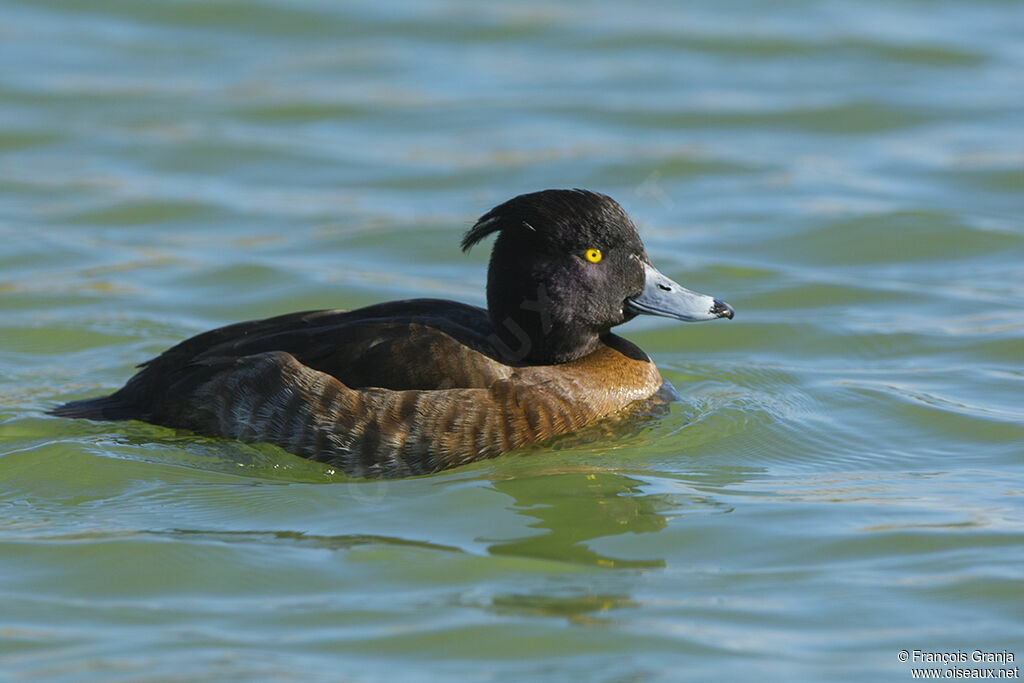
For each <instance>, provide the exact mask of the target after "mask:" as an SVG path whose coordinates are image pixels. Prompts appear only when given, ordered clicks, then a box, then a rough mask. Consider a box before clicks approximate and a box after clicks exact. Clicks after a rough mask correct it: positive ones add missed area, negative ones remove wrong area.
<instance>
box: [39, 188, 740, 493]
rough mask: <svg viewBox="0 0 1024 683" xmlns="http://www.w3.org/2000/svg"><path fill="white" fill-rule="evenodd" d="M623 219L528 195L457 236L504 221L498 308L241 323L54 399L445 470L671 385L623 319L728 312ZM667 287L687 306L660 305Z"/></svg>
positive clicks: (86, 413)
mask: <svg viewBox="0 0 1024 683" xmlns="http://www.w3.org/2000/svg"><path fill="white" fill-rule="evenodd" d="M563 219H564V220H563ZM623 221H625V223H623ZM628 221H629V219H628V218H626V217H625V213H623V212H622V210H621V209H620V208H619V207H618V205H617V204H615V203H614V202H613V201H612V200H611V199H609V198H607V197H605V196H604V195H597V194H594V193H589V192H581V191H561V190H548V191H546V192H540V193H534V194H533V195H522V196H520V197H517V198H515V199H513V200H510V201H509V202H506V203H505V204H503V205H501V206H500V207H497V208H496V209H494V210H492V211H491V212H490V213H488V214H487V215H485V216H484V217H483V218H481V220H480V221H479V222H478V223H477V225H476V226H475V227H474V228H473V230H471V231H470V233H468V234H467V236H466V239H465V240H464V242H463V246H464V248H468V247H469V246H471V245H472V244H473V243H475V242H476V241H478V240H479V239H481V238H482V237H484V236H485V235H486V234H488V233H489V232H494V231H498V230H501V231H502V232H501V234H500V235H499V241H498V243H497V244H496V245H495V249H494V254H493V256H492V259H491V268H490V276H489V280H488V302H489V311H488V310H484V309H481V308H477V307H474V306H467V305H465V304H459V303H455V302H451V301H440V300H435V299H415V300H410V301H397V302H389V303H384V304H378V305H375V306H369V307H367V308H363V309H359V310H356V311H311V312H305V313H293V314H289V315H283V316H279V317H275V318H269V319H266V320H257V321H251V322H244V323H238V324H235V325H229V326H227V327H222V328H218V329H216V330H212V331H210V332H206V333H203V334H200V335H198V336H196V337H193V338H191V339H188V340H186V341H184V342H182V343H180V344H178V345H177V346H175V347H173V348H171V349H169V350H168V351H166V352H165V353H163V354H162V355H160V356H158V357H157V358H155V359H153V360H151V361H149V362H147V363H145V364H144V366H143V369H142V370H140V371H139V373H138V374H136V375H135V376H134V377H133V378H132V379H131V380H129V382H128V383H127V384H126V385H125V386H124V387H123V388H122V389H120V390H119V391H117V392H115V393H114V394H111V395H110V396H106V397H101V398H95V399H86V400H84V401H75V402H72V403H68V404H65V405H63V406H60V407H59V408H57V409H55V410H54V411H53V412H54V413H55V414H57V415H62V416H67V417H85V418H91V419H107V420H121V419H138V420H144V421H147V422H152V423H155V424H161V425H166V426H169V427H175V428H184V429H190V430H193V431H196V432H199V433H202V434H209V435H218V436H224V437H229V438H236V439H241V440H243V441H249V442H268V443H273V444H276V445H278V446H280V447H282V448H284V449H285V450H288V451H290V452H292V453H295V454H297V455H301V456H303V457H307V458H312V459H315V460H320V461H324V462H329V463H332V464H334V465H336V466H337V467H339V468H340V469H342V470H344V471H345V472H347V473H349V474H352V475H355V476H404V475H409V474H422V473H427V472H434V471H438V470H441V469H445V468H449V467H454V466H458V465H462V464H465V463H467V462H472V461H474V460H479V459H483V458H489V457H493V456H495V455H499V454H501V453H504V452H506V451H509V450H512V449H515V448H518V447H520V446H523V445H526V444H529V443H533V442H537V441H542V440H544V439H547V438H550V437H552V436H555V435H558V434H564V433H567V432H570V431H574V430H576V429H579V428H581V427H583V426H585V425H588V424H591V423H593V422H596V421H597V420H600V419H601V418H603V417H605V416H608V415H611V414H613V413H616V412H619V411H621V410H623V409H625V408H627V407H628V406H630V405H631V404H634V403H635V402H637V401H640V400H643V399H647V398H650V397H651V396H653V395H654V394H655V393H656V392H657V391H658V390H659V389H660V388H661V386H662V379H661V376H660V374H659V373H658V370H657V368H656V367H655V366H654V364H653V363H652V362H651V360H650V359H649V358H648V357H647V355H646V354H644V353H643V351H641V350H640V349H639V348H637V347H636V346H635V345H633V344H631V343H630V342H628V341H626V340H625V339H622V338H621V337H618V336H616V335H614V334H612V333H611V332H610V331H609V330H610V328H611V326H612V325H614V324H618V323H619V322H624V321H625V320H627V319H629V318H631V317H633V315H635V314H636V313H638V312H651V313H655V314H661V315H672V316H675V317H683V318H684V319H711V318H715V317H732V310H731V309H729V307H728V306H726V305H725V304H722V303H721V302H719V301H717V300H714V299H711V298H710V297H703V296H702V295H696V294H693V293H692V292H688V291H687V290H684V289H682V288H681V287H679V286H678V285H676V284H675V283H673V282H671V281H670V280H668V279H667V278H664V276H661V275H660V274H659V273H657V271H656V270H654V269H653V267H651V266H650V265H649V263H647V261H646V255H645V254H643V247H642V244H640V242H639V237H636V233H635V228H632V223H629V222H628ZM535 223H536V224H538V225H534V224H535ZM546 223H551V225H547V224H546ZM625 228H628V229H625ZM524 232H525V233H526V234H523V233H524ZM507 235H509V236H511V237H512V239H509V238H507V237H506V236H507ZM538 236H542V237H544V238H545V239H543V240H541V241H540V243H538V241H537V239H536V238H537V237H538ZM524 238H525V239H524ZM503 240H504V241H505V243H504V244H503ZM531 240H532V241H531ZM581 245H582V246H581ZM617 250H618V251H620V252H621V253H620V254H618V255H616V253H615V252H616V251H617ZM561 252H564V253H561ZM595 253H596V260H594V259H595ZM606 253H607V254H608V256H609V257H612V258H608V259H605V258H604V254H606ZM613 259H614V260H613ZM602 261H604V265H603V264H602ZM659 278H660V279H659ZM673 286H674V287H675V288H677V289H676V291H675V292H674V296H675V297H677V298H679V297H683V303H684V304H685V306H684V308H686V310H685V311H682V312H680V311H674V310H662V308H659V307H664V305H665V301H664V299H665V297H666V296H667V294H673V291H672V287H673ZM690 309H693V310H690Z"/></svg>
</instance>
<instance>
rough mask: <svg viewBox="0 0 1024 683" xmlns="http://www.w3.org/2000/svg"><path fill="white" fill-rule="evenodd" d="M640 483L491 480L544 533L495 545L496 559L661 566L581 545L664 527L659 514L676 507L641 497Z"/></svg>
mask: <svg viewBox="0 0 1024 683" xmlns="http://www.w3.org/2000/svg"><path fill="white" fill-rule="evenodd" d="M644 485H645V482H643V481H640V480H638V479H633V478H631V477H625V476H622V475H618V474H608V473H603V472H602V473H583V472H580V473H564V474H545V475H542V476H537V477H517V478H515V479H508V480H504V481H496V482H495V483H494V488H495V489H497V490H498V491H501V492H502V493H507V494H508V495H510V496H512V498H513V499H515V501H516V505H515V507H516V509H517V510H518V511H519V512H520V513H521V514H523V515H527V516H529V517H535V518H536V519H537V520H538V521H537V523H535V524H532V525H531V526H533V527H535V528H541V529H547V530H548V533H545V534H540V535H536V536H528V537H526V538H521V539H516V540H512V541H504V542H499V543H495V544H493V545H491V546H490V548H489V550H490V552H491V553H493V554H495V555H518V556H524V557H538V558H544V559H551V560H558V561H562V562H576V563H580V564H589V565H597V566H600V567H664V566H665V560H664V559H662V558H652V559H646V560H630V559H620V558H614V557H608V556H606V555H602V554H600V553H598V552H596V551H594V550H593V549H592V548H590V547H589V546H588V545H587V544H586V541H589V540H591V539H595V538H602V537H604V536H617V535H619V534H624V533H627V532H629V533H635V534H642V533H648V532H651V531H658V530H660V529H663V528H665V525H666V524H667V518H666V517H665V516H664V515H663V514H662V513H664V512H665V511H667V510H670V509H673V508H675V507H676V506H677V504H676V503H675V502H673V501H672V500H671V499H670V498H669V497H668V496H664V495H642V487H643V486H644Z"/></svg>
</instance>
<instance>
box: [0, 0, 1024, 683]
mask: <svg viewBox="0 0 1024 683" xmlns="http://www.w3.org/2000/svg"><path fill="white" fill-rule="evenodd" d="M1022 36H1024V7H1022V5H1021V3H1020V2H1017V1H1016V0H956V1H954V0H949V1H945V2H924V1H923V0H896V1H894V2H880V1H870V2H823V1H822V2H815V1H810V0H807V1H801V0H780V1H778V2H754V1H752V0H751V1H747V2H742V1H736V2H714V3H713V2H693V3H682V2H669V1H667V0H665V1H659V0H643V1H641V2H634V3H621V2H566V3H560V4H557V5H552V4H551V3H541V2H535V3H534V2H528V3H519V4H517V5H515V6H513V5H512V4H511V3H501V4H499V3H482V2H476V3H474V2H469V1H468V0H464V1H456V0H452V1H450V2H412V1H409V2H388V3H383V4H380V3H370V2H360V3H344V4H342V3H333V2H326V1H323V0H321V1H317V0H308V1H304V2H288V1H286V0H264V1H263V2H245V3H243V2H230V1H228V0H210V1H198V0H197V1H194V2H191V1H187V0H159V1H158V0H148V1H147V2H132V1H129V0H97V1H95V2H90V3H79V2H72V1H71V0H65V1H54V2H50V1H41V0H31V1H25V2H12V1H10V0H3V2H0V312H2V314H0V678H4V677H8V678H12V679H16V680H17V679H31V678H56V679H64V680H76V681H78V680H93V681H109V680H140V679H144V680H154V681H156V680H183V679H185V680H189V679H208V680H221V679H234V680H239V679H260V680H263V679H272V680H273V679H287V680H366V681H373V680H395V679H398V680H403V679H404V680H408V679H416V678H432V679H438V680H441V679H443V680H481V679H483V680H502V681H504V680H523V679H526V678H530V679H533V678H540V679H552V680H554V679H566V678H569V677H575V678H578V679H580V680H608V681H626V680H678V679H684V680H685V679H692V680H734V679H738V678H741V677H744V676H748V675H756V676H758V677H759V678H762V679H768V680H835V679H843V680H879V679H885V680H895V681H900V680H910V679H911V668H912V666H913V662H909V663H903V662H901V661H900V660H899V657H898V653H899V651H900V650H909V651H913V650H915V649H920V650H924V651H930V652H936V651H937V652H956V651H958V650H959V651H964V652H966V653H971V652H972V651H973V650H975V649H981V650H984V651H1003V650H1007V651H1009V652H1011V653H1013V654H1014V655H1015V657H1016V660H1017V661H1016V662H1014V663H1007V664H1006V665H1005V666H1004V665H1001V664H996V665H994V666H995V667H996V668H1006V669H1010V668H1012V667H1013V666H1019V664H1020V660H1021V659H1022V658H1024V569H1022V568H1024V545H1022V544H1024V505H1022V496H1024V466H1022V465H1024V457H1022V456H1024V401H1022V396H1024V219H1022V215H1024V41H1022V38H1021V37H1022ZM546 187H587V188H591V189H594V190H599V191H602V192H606V193H608V194H610V195H612V196H613V197H615V198H617V199H618V200H619V201H620V202H621V203H622V204H623V205H624V206H625V207H626V209H627V210H628V211H629V212H630V213H631V214H632V215H633V217H634V218H635V219H636V221H637V223H638V225H639V226H640V230H641V233H642V235H643V237H644V239H645V241H646V243H647V247H648V252H649V254H650V255H651V258H652V260H653V261H654V262H655V263H656V264H657V265H658V266H659V267H660V268H661V269H662V270H663V271H664V272H665V273H666V274H668V275H669V276H671V277H673V278H674V279H676V280H678V281H680V282H682V283H683V284H685V285H687V286H690V287H692V288H694V289H697V290H699V291H704V292H708V293H713V294H715V295H716V296H719V297H721V298H723V299H725V300H727V301H729V302H730V303H731V304H732V305H733V306H735V308H736V310H737V317H736V319H735V320H733V321H731V322H724V321H719V322H716V323H710V324H705V325H701V326H696V325H694V326H686V325H681V324H675V323H673V322H671V321H666V320H653V319H652V320H644V321H635V322H634V323H631V324H630V325H628V326H626V327H625V328H622V332H623V334H624V335H625V336H627V337H629V338H630V339H632V340H633V341H635V342H637V343H638V344H639V345H640V346H642V347H643V348H644V349H646V350H647V351H648V352H649V353H651V355H652V356H653V357H654V358H655V360H656V362H657V363H658V365H659V367H660V368H661V369H662V373H663V375H664V376H665V377H666V378H667V379H668V380H670V381H671V382H672V383H673V384H674V386H675V387H676V389H677V390H678V391H679V393H680V394H681V396H682V400H681V401H680V402H679V403H678V404H676V405H675V406H674V408H673V410H672V412H671V413H670V414H669V415H667V416H665V417H663V418H661V419H660V420H658V421H657V422H654V423H653V424H649V425H646V426H645V427H643V428H642V429H641V430H639V431H636V432H632V433H625V434H622V435H621V436H619V437H617V438H608V437H607V436H605V435H603V434H591V435H590V438H589V439H585V440H582V441H581V440H575V441H572V440H570V441H567V442H561V443H558V444H555V445H554V446H552V447H550V448H539V449H533V450H530V451H528V452H522V453H514V454H510V455H508V456H505V457H502V458H499V459H497V460H493V461H489V462H485V463H480V464H477V465H474V466H471V467H467V468H464V469H460V470H455V471H451V472H447V473H442V474H439V475H435V476H430V477H423V478H416V479H409V480H402V481H390V482H362V481H351V480H346V479H345V478H344V477H342V476H341V475H338V474H333V473H331V472H330V471H329V470H328V469H327V468H326V467H324V466H321V465H318V464H315V463H309V462H306V461H303V460H301V459H298V458H296V457H293V456H291V455H288V454H287V453H284V452H283V451H279V450H277V449H274V448H271V447H264V446H246V445H242V444H238V443H234V442H230V441H221V440H214V439H205V438H199V437H195V436H192V435H189V434H186V433H176V432H173V431H171V430H167V429H162V428H159V427H153V426H149V425H143V424H138V423H128V424H105V423H90V422H87V421H72V420H63V419H57V418H52V417H48V416H46V415H45V412H44V411H45V410H46V409H47V408H49V407H52V406H53V405H55V404H56V403H57V402H58V401H62V400H67V399H71V398H79V397H83V396H88V395H95V394H99V393H102V392H105V391H109V390H112V389H114V388H116V387H118V386H120V384H121V383H123V381H124V380H125V379H126V378H127V377H128V376H129V375H130V374H131V373H132V370H133V366H134V365H135V364H136V363H138V362H140V361H142V360H145V359H147V358H149V357H151V356H152V355H154V354H156V353H158V352H160V351H161V350H163V349H164V348H166V347H168V346H170V345H171V344H173V343H175V342H176V341H178V340H180V339H182V338H184V337H187V336H189V335H192V334H194V333H197V332H200V331H202V330H205V329H208V328H211V327H214V326H217V325H221V324H225V323H228V322H232V321H237V320H242V319H248V318H254V317H264V316H268V315H272V314H276V313H283V312H288V311H292V310H300V309H308V308H323V307H332V308H334V307H345V308H353V307H358V306H361V305H365V304H369V303H373V302H376V301H381V300H387V299H393V298H404V297H412V296H434V297H445V298H453V299H459V300H463V301H468V302H472V303H482V302H483V280H484V274H485V267H486V249H478V250H475V251H474V252H473V253H472V254H470V255H469V256H468V257H467V256H465V255H463V254H461V253H460V252H459V250H458V247H457V243H458V240H459V238H460V236H461V233H462V231H464V230H465V229H466V228H467V227H468V226H469V225H470V224H471V223H472V221H473V220H474V218H475V217H477V216H478V215H480V214H481V213H483V212H484V211H486V210H487V209H488V208H490V207H491V206H492V205H494V204H496V203H498V202H500V201H502V200H504V199H507V198H508V197H511V196H512V195H514V194H518V193H520V192H524V191H531V190H536V189H542V188H546ZM940 666H941V665H940ZM957 666H960V667H961V668H962V667H965V666H970V665H969V664H958V665H957ZM987 666H993V665H992V664H989V665H987ZM946 668H948V667H946Z"/></svg>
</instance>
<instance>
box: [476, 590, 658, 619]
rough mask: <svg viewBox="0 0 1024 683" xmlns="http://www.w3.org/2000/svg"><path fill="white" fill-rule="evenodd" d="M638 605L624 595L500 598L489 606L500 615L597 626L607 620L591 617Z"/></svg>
mask: <svg viewBox="0 0 1024 683" xmlns="http://www.w3.org/2000/svg"><path fill="white" fill-rule="evenodd" d="M637 604H638V603H636V602H634V601H633V600H630V599H629V597H628V596H625V595H577V596H552V595H519V594H513V595H499V596H497V597H495V598H494V600H493V602H492V607H493V609H494V611H495V612H498V613H499V614H523V615H530V616H542V617H565V618H566V619H568V620H569V621H571V622H573V623H577V624H590V625H599V624H604V623H607V619H602V618H600V617H596V616H594V615H595V614H602V613H604V612H608V611H611V610H613V609H619V608H622V607H636V606H637Z"/></svg>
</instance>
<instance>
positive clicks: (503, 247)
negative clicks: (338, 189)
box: [462, 190, 733, 363]
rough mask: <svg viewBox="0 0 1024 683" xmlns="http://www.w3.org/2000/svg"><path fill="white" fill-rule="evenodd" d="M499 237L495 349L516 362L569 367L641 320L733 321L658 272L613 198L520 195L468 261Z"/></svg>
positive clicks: (467, 242)
mask: <svg viewBox="0 0 1024 683" xmlns="http://www.w3.org/2000/svg"><path fill="white" fill-rule="evenodd" d="M492 232H497V233H498V239H497V240H496V241H495V243H494V250H493V251H492V252H491V263H490V267H489V269H488V273H487V308H488V311H489V313H490V317H491V322H492V323H493V325H494V330H495V334H496V335H497V339H496V346H498V347H499V349H500V350H501V352H502V353H503V354H504V355H505V356H506V357H507V359H508V360H513V361H523V362H530V363H562V362H566V361H570V360H573V359H576V358H579V357H581V356H584V355H586V354H588V353H590V352H591V351H593V350H594V349H595V348H596V347H597V345H598V343H599V342H600V339H601V337H602V336H603V335H606V334H608V331H609V330H610V329H611V328H612V327H614V326H615V325H620V324H622V323H624V322H626V321H627V320H631V319H632V318H634V317H635V316H636V315H638V314H641V313H645V314H648V315H660V316H665V317H668V318H676V319H678V320H683V321H686V322H697V321H701V320H714V319H715V318H732V316H733V310H732V308H730V307H729V305H728V304H726V303H725V302H723V301H720V300H718V299H715V298H713V297H710V296H707V295H704V294H697V293H696V292H691V291H690V290H688V289H685V288H684V287H682V286H680V285H679V284H677V283H675V282H673V281H672V280H670V279H669V278H668V277H666V276H664V275H662V274H661V273H659V272H658V271H657V269H655V267H654V266H653V265H651V262H650V260H649V259H648V258H647V253H646V252H645V251H644V245H643V242H641V241H640V235H638V234H637V231H636V226H634V225H633V221H631V220H630V219H629V216H627V215H626V212H625V211H623V210H622V207H621V206H619V205H618V203H617V202H615V200H613V199H612V198H611V197H608V196H605V195H603V194H598V193H596V192H588V191H586V190H544V191H543V192H533V193H530V194H523V195H519V196H518V197H514V198H512V199H510V200H508V201H507V202H505V203H504V204H501V205H500V206H497V207H495V208H493V209H491V210H490V211H488V212H487V213H486V214H484V215H483V216H482V217H481V218H480V220H478V221H477V222H476V225H474V226H473V227H472V228H471V229H470V230H469V232H467V233H466V236H465V237H464V238H463V239H462V249H463V251H465V250H468V249H469V248H470V247H472V246H473V245H474V244H476V243H477V242H479V241H480V240H481V239H483V238H484V237H486V236H487V235H489V234H491V233H492Z"/></svg>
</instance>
